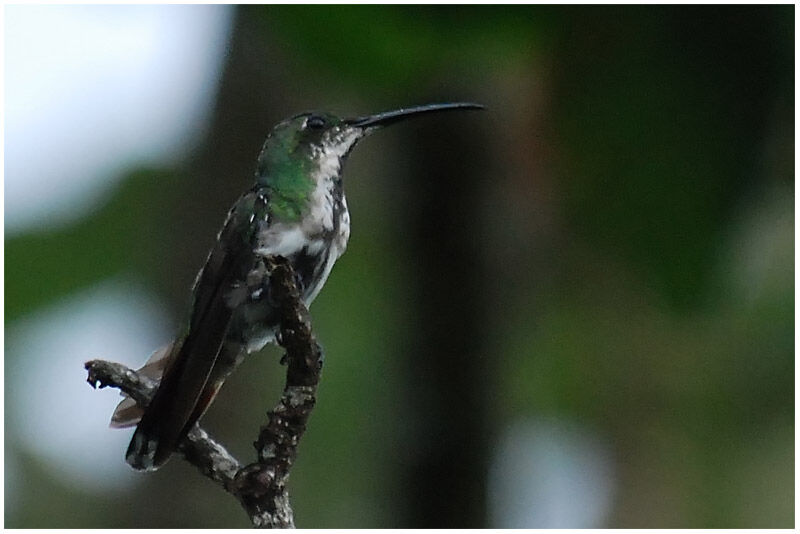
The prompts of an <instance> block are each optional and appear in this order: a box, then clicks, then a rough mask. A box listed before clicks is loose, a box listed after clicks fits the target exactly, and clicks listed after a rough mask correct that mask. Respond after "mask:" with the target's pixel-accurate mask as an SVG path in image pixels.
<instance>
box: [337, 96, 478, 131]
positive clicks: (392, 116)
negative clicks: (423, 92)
mask: <svg viewBox="0 0 800 534" xmlns="http://www.w3.org/2000/svg"><path fill="white" fill-rule="evenodd" d="M460 109H483V106H482V105H480V104H472V103H469V102H453V103H449V104H427V105H425V106H415V107H413V108H404V109H396V110H394V111H385V112H383V113H376V114H375V115H368V116H366V117H357V118H355V119H347V120H345V122H346V123H347V124H349V125H351V126H359V127H361V128H368V127H370V126H373V127H374V126H386V125H388V124H392V123H395V122H398V121H402V120H405V119H408V118H410V117H416V116H418V115H423V114H425V113H436V112H439V111H455V110H460Z"/></svg>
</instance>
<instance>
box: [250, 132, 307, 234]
mask: <svg viewBox="0 0 800 534" xmlns="http://www.w3.org/2000/svg"><path fill="white" fill-rule="evenodd" d="M287 137H288V139H287ZM276 141H278V142H277V143H276V145H278V146H273V147H270V148H268V149H267V151H266V152H265V153H264V154H263V155H262V158H261V165H260V168H259V182H260V183H261V184H262V185H264V186H266V188H267V190H268V191H269V198H270V212H271V214H272V216H273V217H275V218H277V219H279V220H282V221H286V222H296V221H299V220H300V219H301V218H302V216H303V213H304V212H305V209H306V207H307V206H308V202H309V199H310V198H311V193H312V192H313V191H314V180H313V179H312V178H311V161H310V158H308V157H307V156H306V155H304V154H302V153H298V152H302V150H298V144H299V143H298V139H297V136H296V135H287V136H284V139H278V140H276ZM281 141H283V142H281ZM281 145H283V146H281ZM287 145H288V146H287Z"/></svg>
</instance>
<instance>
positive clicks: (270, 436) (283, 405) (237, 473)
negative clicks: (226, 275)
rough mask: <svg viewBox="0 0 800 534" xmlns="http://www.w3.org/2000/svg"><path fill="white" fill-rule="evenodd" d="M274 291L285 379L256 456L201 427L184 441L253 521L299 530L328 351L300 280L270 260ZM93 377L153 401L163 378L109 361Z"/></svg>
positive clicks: (99, 363)
mask: <svg viewBox="0 0 800 534" xmlns="http://www.w3.org/2000/svg"><path fill="white" fill-rule="evenodd" d="M267 263H268V265H269V269H270V271H271V276H270V281H269V283H270V291H271V295H272V298H273V299H274V301H275V302H276V304H277V305H278V306H279V308H280V312H281V327H280V331H279V342H280V344H281V345H282V346H283V347H284V348H285V349H286V355H285V357H284V361H285V362H286V364H287V371H286V385H285V387H284V390H283V394H282V395H281V398H280V400H279V401H278V404H277V405H276V406H275V407H274V408H273V409H272V410H270V411H269V412H268V414H267V416H268V422H267V424H266V425H265V426H263V427H262V428H261V430H260V432H259V434H258V438H257V440H256V441H255V443H254V445H255V447H256V453H257V458H256V461H254V462H252V463H250V464H248V465H245V466H242V465H241V464H240V463H239V462H238V461H237V460H236V459H235V458H234V457H233V456H231V454H230V453H228V451H226V450H225V448H224V447H222V446H221V445H219V444H218V443H217V442H216V441H214V440H213V439H212V438H211V437H209V435H208V434H207V433H206V431H205V430H203V429H202V428H200V427H199V426H195V427H194V428H193V429H192V430H191V431H190V432H189V433H188V435H187V436H186V437H185V438H184V439H183V441H182V442H181V444H180V446H179V450H180V452H181V453H182V454H183V456H184V458H185V459H186V460H187V461H188V462H189V463H191V464H192V465H194V466H195V467H197V468H198V469H199V470H200V472H201V473H202V474H204V475H205V476H207V477H208V478H210V479H211V480H213V481H214V482H216V483H217V484H219V485H220V486H222V487H223V488H224V489H225V490H226V491H228V492H229V493H231V494H232V495H233V496H234V497H236V498H237V499H238V500H239V502H240V503H241V504H242V506H243V507H244V509H245V511H246V512H247V514H248V515H249V517H250V520H251V521H252V523H253V525H254V526H256V527H264V528H293V527H294V515H293V512H292V507H291V505H290V502H289V494H288V491H287V489H286V483H287V481H288V478H289V473H290V471H291V468H292V465H293V463H294V460H295V458H296V457H297V446H298V444H299V442H300V438H301V437H302V436H303V433H304V432H305V429H306V423H307V422H308V418H309V416H310V415H311V411H312V410H313V409H314V405H315V403H316V392H317V385H318V384H319V379H320V373H321V370H322V350H321V349H320V346H319V344H318V343H317V341H316V339H315V338H314V334H313V332H312V330H311V318H310V315H309V313H308V309H306V307H305V305H304V304H303V302H302V300H301V299H300V292H299V290H298V288H297V285H296V283H295V275H294V271H293V270H292V267H291V265H290V264H289V263H288V262H287V261H286V260H285V259H284V258H281V257H274V258H268V262H267ZM85 367H86V369H87V370H88V371H89V377H88V382H89V383H90V384H92V386H93V387H97V386H98V385H99V386H100V387H101V388H103V387H106V386H111V387H116V388H118V389H120V390H122V391H123V392H125V393H126V394H128V395H129V396H131V397H132V398H133V399H134V400H136V402H138V403H140V404H141V405H143V406H146V405H147V404H148V403H149V402H150V399H151V398H152V396H153V394H154V393H155V390H156V386H157V384H156V383H154V382H153V381H152V380H150V379H148V378H147V377H145V376H142V375H139V374H138V373H137V372H136V371H133V370H131V369H129V368H127V367H126V366H124V365H122V364H119V363H114V362H108V361H104V360H92V361H89V362H87V363H86V365H85Z"/></svg>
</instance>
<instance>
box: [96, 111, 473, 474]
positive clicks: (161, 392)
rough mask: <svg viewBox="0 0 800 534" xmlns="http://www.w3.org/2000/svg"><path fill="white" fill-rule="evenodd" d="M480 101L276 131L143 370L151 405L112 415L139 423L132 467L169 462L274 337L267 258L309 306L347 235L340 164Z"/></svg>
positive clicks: (322, 118) (299, 122) (304, 121)
mask: <svg viewBox="0 0 800 534" xmlns="http://www.w3.org/2000/svg"><path fill="white" fill-rule="evenodd" d="M482 107H483V106H480V105H478V104H468V103H449V104H430V105H426V106H418V107H413V108H407V109H399V110H396V111H389V112H385V113H378V114H376V115H370V116H366V117H359V118H355V119H340V118H338V117H336V116H334V115H331V114H330V113H316V112H313V113H302V114H300V115H296V116H294V117H292V118H290V119H287V120H285V121H283V122H281V123H279V124H278V125H277V126H275V127H274V128H273V130H272V132H271V133H270V134H269V136H268V137H267V140H266V142H265V143H264V146H263V148H262V149H261V153H260V154H259V156H258V167H257V170H256V176H255V178H256V183H255V185H254V186H253V187H252V188H251V189H250V190H248V191H247V192H246V193H244V194H243V195H242V196H241V197H240V198H239V200H237V201H236V203H235V204H234V205H233V208H231V210H230V212H229V213H228V217H227V219H226V220H225V224H224V225H223V226H222V230H220V232H219V235H218V236H217V242H216V244H215V245H214V248H212V249H211V252H210V253H209V255H208V259H207V260H206V263H205V265H204V266H203V268H202V269H201V270H200V273H199V274H198V276H197V279H196V281H195V284H194V289H193V300H192V309H191V313H190V316H189V323H188V325H187V327H186V329H185V331H184V332H183V333H182V334H181V335H180V336H179V337H178V338H177V339H176V340H175V341H173V342H172V343H170V344H169V345H167V346H166V347H164V348H162V349H161V350H158V351H156V352H155V353H154V354H153V355H152V356H151V357H150V359H149V360H148V362H147V363H146V364H145V365H144V367H142V368H141V369H140V372H141V373H143V374H144V375H146V376H149V377H151V378H153V379H156V380H160V383H159V386H158V389H157V390H156V393H155V396H154V397H153V399H152V401H151V403H150V405H149V406H148V407H147V408H146V409H142V408H141V407H139V406H138V405H137V404H136V403H135V402H134V401H133V400H132V399H130V398H126V399H125V400H123V401H122V402H121V403H120V405H119V406H118V407H117V409H116V411H115V412H114V415H113V417H112V420H111V426H112V427H117V428H122V427H128V426H133V425H135V424H137V423H138V426H137V428H136V432H135V433H134V434H133V438H132V439H131V443H130V446H129V447H128V452H127V454H126V460H127V462H128V463H129V464H130V465H131V466H132V467H133V468H135V469H142V470H154V469H157V468H158V467H160V466H161V465H163V464H164V462H166V461H167V459H168V458H169V457H170V454H172V452H173V451H174V450H175V448H176V447H177V445H178V443H179V442H180V440H181V439H182V438H183V437H184V436H185V435H186V433H187V432H188V431H189V430H190V429H191V428H192V426H193V425H194V424H195V423H196V422H197V420H198V419H199V418H200V417H201V416H202V415H203V413H205V411H206V410H207V409H208V407H209V405H210V404H211V402H212V401H213V400H214V397H215V396H216V395H217V392H218V391H219V389H220V387H221V386H222V383H223V382H224V381H225V379H226V378H227V377H228V376H229V375H230V374H231V372H233V370H234V369H235V368H236V366H237V365H238V364H239V363H241V361H242V360H243V359H244V356H245V355H246V354H248V353H250V352H254V351H257V350H259V349H261V348H262V347H263V346H264V345H265V344H267V343H268V342H270V341H274V340H275V334H276V331H277V329H278V327H279V322H280V317H279V316H278V312H277V310H276V309H275V305H274V303H273V301H272V300H271V299H270V296H269V283H268V282H269V280H268V279H269V273H268V269H267V266H266V264H265V258H266V257H268V256H283V257H284V258H286V259H287V260H288V261H289V262H290V263H291V265H292V267H293V268H294V271H295V274H296V277H297V281H298V289H299V291H300V294H301V296H302V299H303V302H304V303H305V304H306V306H308V305H309V304H311V302H312V301H313V300H314V298H315V297H316V296H317V294H318V293H319V291H320V289H322V286H323V284H324V283H325V280H327V278H328V275H329V274H330V272H331V268H332V267H333V264H334V263H335V262H336V260H337V259H338V258H339V256H341V255H342V253H344V250H345V247H346V246H347V239H348V237H349V236H350V214H349V213H348V211H347V201H346V200H345V195H344V189H343V186H342V164H343V163H344V161H345V160H346V159H347V155H348V154H349V153H350V150H352V148H353V147H354V146H355V144H356V143H357V142H358V141H359V140H360V139H362V138H363V137H364V136H366V135H368V134H370V133H372V132H374V131H375V130H377V129H379V128H380V127H382V126H386V125H388V124H392V123H395V122H398V121H401V120H404V119H407V118H409V117H417V116H419V115H423V114H426V113H433V112H439V111H448V110H468V109H481V108H482Z"/></svg>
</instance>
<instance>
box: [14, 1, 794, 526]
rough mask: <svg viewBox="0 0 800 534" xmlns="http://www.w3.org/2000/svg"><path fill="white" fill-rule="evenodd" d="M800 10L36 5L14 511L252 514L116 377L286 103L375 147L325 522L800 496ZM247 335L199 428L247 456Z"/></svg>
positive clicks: (207, 242)
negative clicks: (449, 104) (354, 121)
mask: <svg viewBox="0 0 800 534" xmlns="http://www.w3.org/2000/svg"><path fill="white" fill-rule="evenodd" d="M793 49H794V7H793V6H767V7H752V6H735V7H725V6H714V7H707V6H706V7H691V6H680V7H676V6H671V7H656V6H652V7H635V6H628V7H613V6H607V7H606V6H594V7H586V6H575V7H547V6H527V7H526V6H519V7H508V6H504V7H500V8H490V7H480V6H472V7H419V6H414V7H412V6H377V7H375V6H373V7H360V6H358V7H356V6H346V7H342V6H315V7H288V6H281V7H272V6H248V7H237V6H156V5H148V6H111V7H109V6H79V7H77V6H39V7H33V6H6V8H5V113H4V117H5V217H4V222H5V258H6V259H5V367H4V369H5V526H7V527H156V526H158V527H248V526H249V521H248V520H247V517H246V515H245V514H244V512H243V511H242V510H241V509H240V508H239V506H238V504H237V503H236V502H235V501H234V500H233V499H232V498H230V497H229V496H228V495H226V494H225V493H223V492H222V491H220V490H219V489H218V488H217V487H216V486H215V485H214V484H212V483H211V482H210V481H208V480H206V479H205V478H203V477H201V476H200V475H199V474H198V473H197V472H196V471H195V469H194V468H193V467H191V466H189V465H188V464H186V463H185V462H182V461H181V460H180V458H178V457H175V458H173V460H172V461H171V462H170V463H169V464H167V465H166V466H165V467H164V468H163V469H161V470H159V471H158V472H157V473H154V474H147V475H142V474H139V473H135V472H133V471H132V470H130V469H129V468H128V467H127V465H126V464H125V463H124V460H123V455H124V451H125V448H126V446H127V442H128V440H129V439H130V434H131V430H127V431H114V430H110V429H108V428H107V424H108V419H109V417H110V415H111V412H112V410H113V407H114V406H115V404H116V402H117V401H118V400H119V397H118V395H117V393H116V391H115V390H111V389H108V390H102V391H94V390H92V389H91V388H90V387H89V386H88V385H87V384H86V382H85V378H86V375H85V371H84V369H83V362H85V361H86V360H89V359H93V358H105V359H111V360H117V361H122V362H124V363H126V364H129V365H137V366H138V365H140V364H141V363H143V362H144V360H145V359H146V358H147V357H148V356H149V354H150V352H152V351H153V350H155V349H156V348H158V347H159V346H161V345H162V344H163V343H165V342H167V341H168V340H170V339H171V337H172V336H173V335H174V334H175V333H176V332H177V330H178V329H179V328H180V325H181V324H182V321H184V320H185V317H186V314H187V311H188V305H189V290H190V287H191V284H192V282H193V280H194V277H195V275H196V273H197V270H198V269H199V268H200V266H201V265H202V263H203V261H204V260H205V257H206V254H207V252H208V250H209V249H210V247H211V245H212V243H213V241H214V238H215V235H216V232H217V230H218V228H219V227H220V225H221V224H222V221H223V220H224V217H225V214H226V212H227V210H228V209H229V207H230V205H231V204H232V203H233V202H234V200H235V199H236V198H237V196H238V195H239V194H240V193H241V192H242V191H244V190H245V189H247V188H248V187H250V185H251V183H252V178H253V172H254V170H255V160H256V156H257V154H258V151H259V149H260V147H261V144H262V142H263V140H264V138H265V136H266V134H267V133H268V131H269V130H270V128H271V127H272V125H273V124H275V123H276V122H278V121H279V120H281V119H283V118H285V117H287V116H290V115H293V114H295V113H297V112H301V111H304V110H309V109H323V110H328V111H332V112H334V113H337V114H340V115H345V116H350V115H362V114H367V113H372V112H377V111H383V110H388V109H393V108H397V107H403V106H408V105H413V104H422V103H429V102H445V101H475V102H481V103H483V104H485V105H486V106H487V110H486V111H484V112H480V113H474V112H473V113H463V114H446V115H441V116H431V117H428V118H424V119H419V120H415V121H411V122H408V123H404V124H402V125H397V126H393V127H392V128H390V129H387V130H385V131H383V132H381V133H379V134H377V135H375V136H373V137H370V138H369V139H368V140H366V141H364V142H362V143H361V144H360V145H359V147H358V148H357V149H356V150H355V151H354V152H353V154H352V156H351V157H350V160H349V162H348V166H347V169H346V174H345V180H346V189H347V192H348V198H349V204H350V207H351V215H352V220H353V226H352V237H351V240H350V245H349V249H348V252H347V254H345V255H344V256H343V258H342V259H341V260H340V261H339V262H338V264H337V266H336V268H335V269H334V271H333V274H332V275H331V277H330V279H329V281H328V284H327V286H326V287H325V289H324V290H323V291H322V293H321V295H320V297H319V298H318V299H317V301H316V302H315V303H314V305H313V306H312V308H311V312H312V315H313V317H314V325H315V329H316V332H317V335H318V338H319V339H320V341H321V343H322V344H323V346H324V347H325V350H326V366H325V371H324V374H323V380H322V385H321V389H320V393H319V404H318V407H317V408H316V410H315V412H314V414H313V416H312V419H311V421H310V425H309V429H308V432H307V434H306V436H305V438H304V440H303V442H302V443H301V446H300V451H299V458H298V461H297V463H296V466H295V468H294V470H293V472H292V476H291V480H290V494H291V496H292V499H293V504H294V508H295V516H296V522H297V525H298V526H301V527H337V528H338V527H486V526H491V527H784V528H788V527H792V526H793V524H794V508H793V504H794V454H793V453H794V409H793V405H794V389H793V384H794V363H793V347H794V335H793V334H794V329H793V325H794V283H793V280H794V213H793V206H794V124H793V117H794V54H793ZM279 358H280V351H279V350H278V349H276V348H274V347H268V348H267V349H265V350H264V351H263V352H262V353H260V354H258V355H253V356H251V357H250V358H249V359H248V360H247V361H246V362H245V363H244V364H243V366H242V368H241V369H240V370H239V372H238V373H236V374H235V375H234V377H233V378H232V379H231V380H229V381H228V383H227V385H226V386H225V388H223V390H222V393H221V395H220V397H219V399H218V400H217V402H216V403H215V404H214V406H213V407H212V409H211V410H210V412H209V413H208V414H207V416H206V417H205V418H204V420H203V425H204V426H205V427H206V428H207V429H208V430H209V431H210V432H211V433H212V434H213V435H214V436H215V437H217V438H218V439H219V440H221V441H222V442H223V443H225V444H226V445H227V446H228V447H229V449H230V450H231V451H232V452H233V453H234V454H235V455H236V456H237V457H238V458H240V459H241V460H248V461H249V460H250V459H252V458H254V451H253V449H252V441H253V440H254V439H255V437H256V433H257V430H258V427H259V425H260V424H261V423H262V422H263V421H265V417H266V410H267V409H269V408H270V407H271V406H272V405H273V404H274V403H275V401H276V400H277V398H278V395H279V392H280V389H281V387H282V383H283V378H284V372H285V369H284V368H283V367H281V366H279V365H278V360H279Z"/></svg>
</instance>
